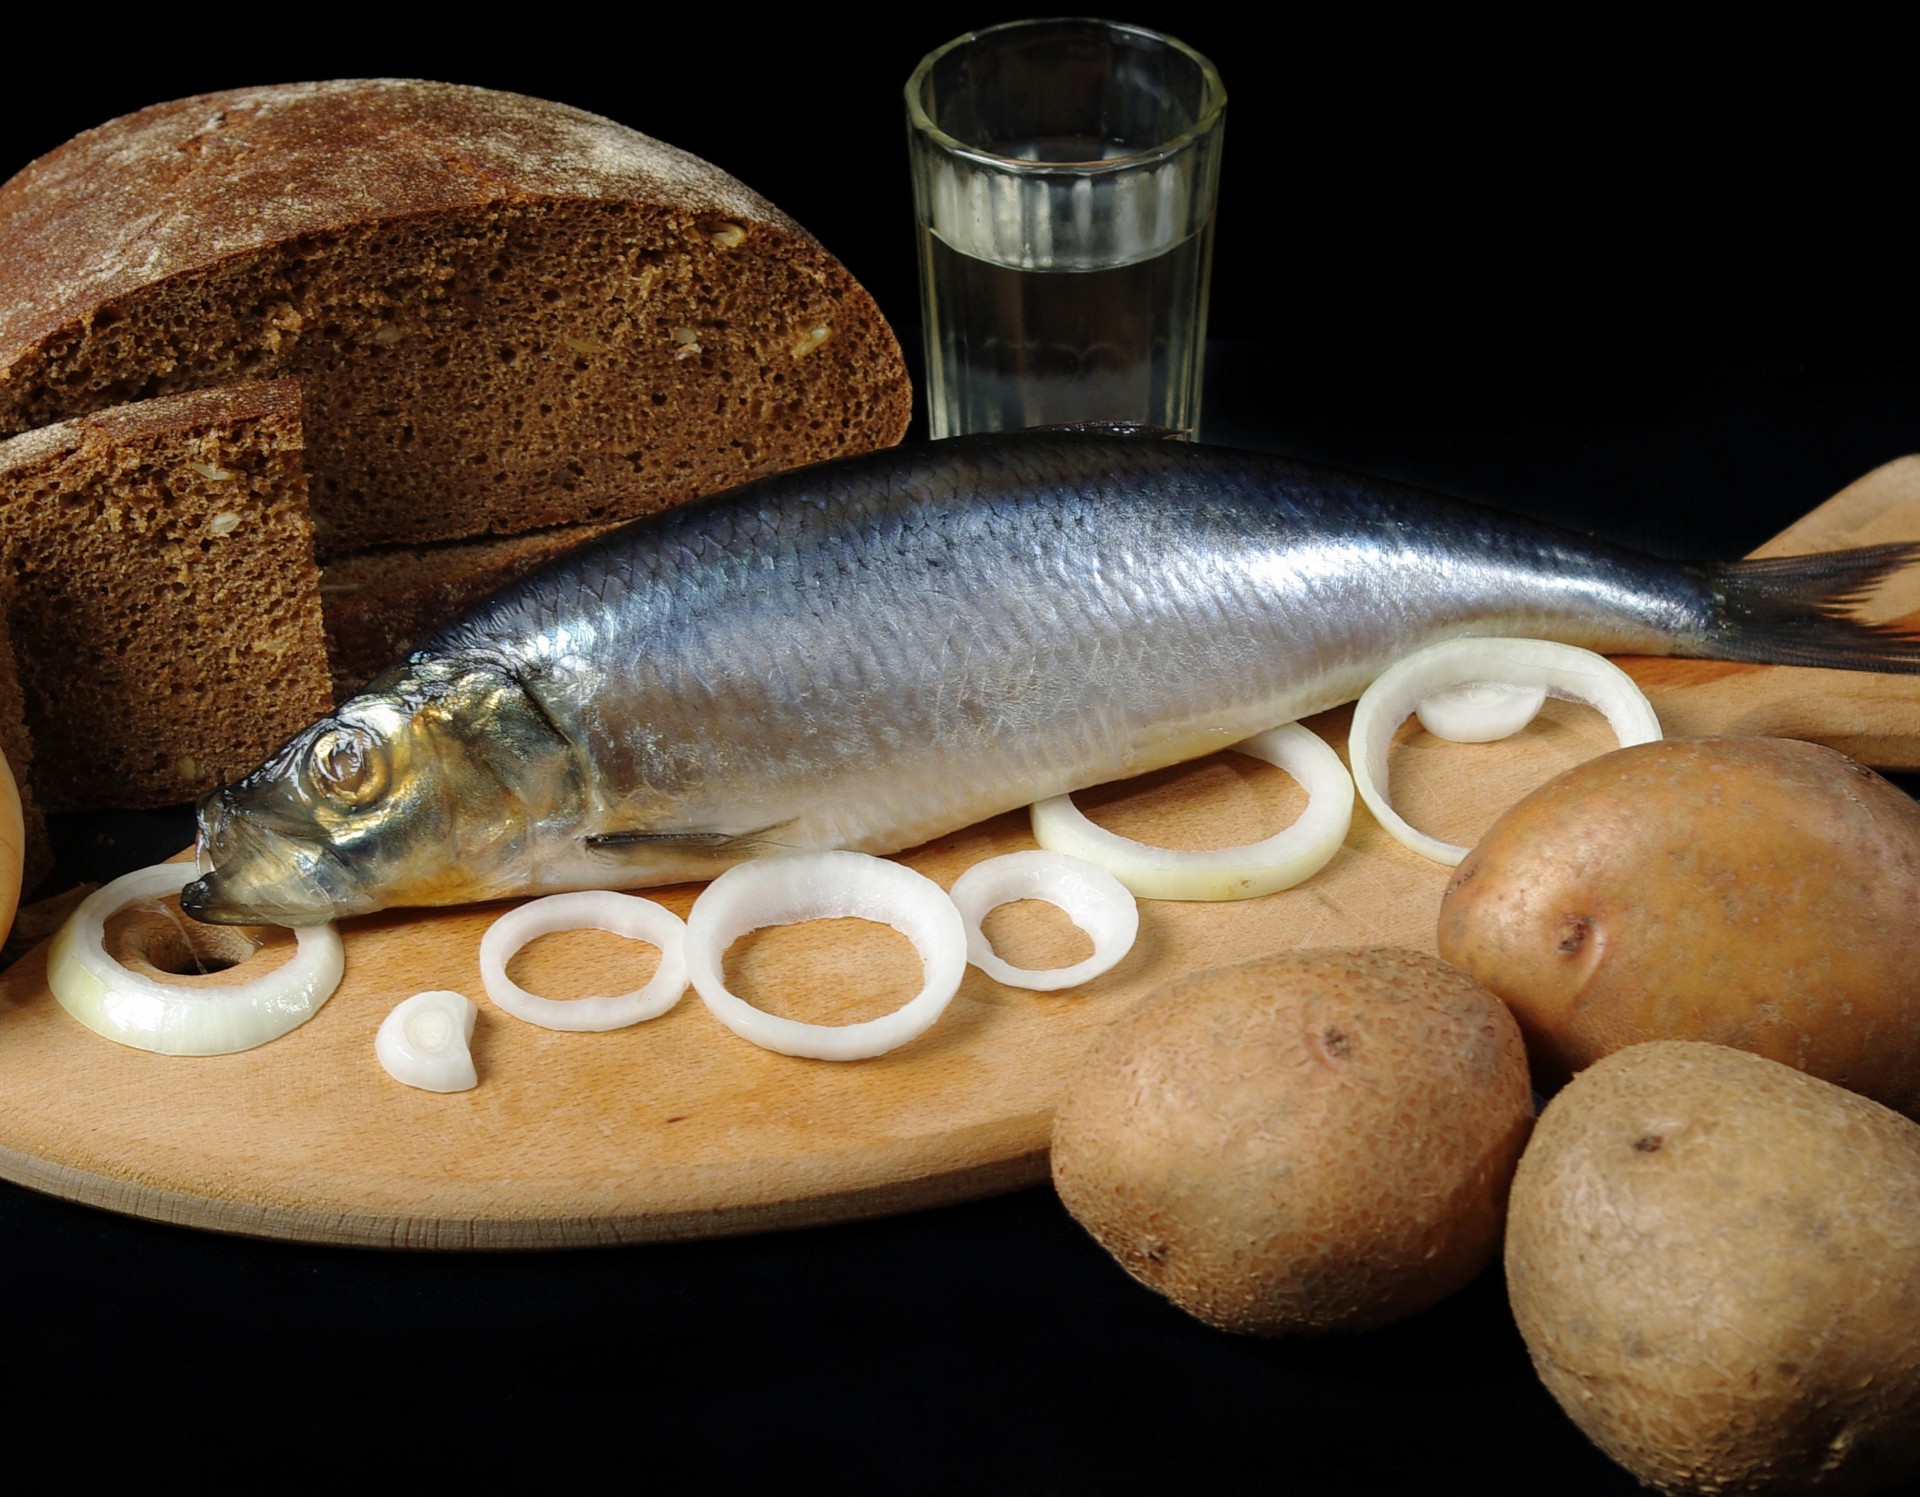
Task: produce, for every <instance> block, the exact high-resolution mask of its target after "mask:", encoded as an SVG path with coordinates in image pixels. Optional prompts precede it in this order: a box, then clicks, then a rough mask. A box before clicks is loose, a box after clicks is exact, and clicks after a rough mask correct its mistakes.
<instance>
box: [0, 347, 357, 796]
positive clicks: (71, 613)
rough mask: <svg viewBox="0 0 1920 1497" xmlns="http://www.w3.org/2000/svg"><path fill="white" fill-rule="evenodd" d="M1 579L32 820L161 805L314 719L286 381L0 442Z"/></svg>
mask: <svg viewBox="0 0 1920 1497" xmlns="http://www.w3.org/2000/svg"><path fill="white" fill-rule="evenodd" d="M0 576H4V578H5V586H4V601H5V607H6V615H7V626H8V631H9V633H10V634H11V636H12V641H13V650H14V655H15V660H16V668H17V671H18V674H19V682H20V695H21V701H22V705H23V707H24V711H25V717H26V723H27V729H28V732H29V733H30V734H31V736H32V740H33V756H32V761H31V769H30V771H29V773H28V775H27V776H26V778H28V779H29V780H30V783H31V785H32V789H33V794H34V796H35V798H36V799H37V800H38V801H39V803H40V804H41V805H42V806H43V807H44V808H45V809H46V810H48V811H71V810H85V809H95V808H103V807H142V806H170V805H177V804H179V803H180V802H182V801H186V800H189V799H191V798H192V797H193V796H195V795H197V794H198V793H199V792H200V791H202V790H205V789H207V788H208V787H210V786H213V785H218V784H221V783H223V782H225V781H227V780H230V779H233V778H235V777H236V776H238V775H241V774H244V773H246V772H247V771H248V770H250V769H252V768H253V767H254V766H255V765H256V764H258V763H259V762H260V760H261V758H262V757H264V756H265V754H266V753H267V752H268V751H269V750H271V749H273V748H275V747H277V746H278V745H279V743H280V742H281V741H282V740H283V739H285V738H286V737H287V736H288V735H290V734H291V733H293V732H294V731H296V730H297V729H299V728H301V727H303V726H305V724H306V723H307V722H309V721H311V720H312V719H313V718H314V717H316V716H318V715H319V714H320V713H322V712H325V711H326V710H327V708H328V707H329V706H330V705H331V703H332V691H331V686H330V684H329V681H328V677H327V659H326V647H325V642H324V639H323V635H322V630H321V624H320V580H319V572H318V569H317V568H316V566H315V564H314V557H313V530H312V526H311V524H310V523H309V521H308V518H307V510H306V485H305V479H304V477H303V474H302V469H301V463H300V392H299V389H298V387H297V385H296V384H295V383H294V382H293V381H291V380H276V381H260V382H254V383H251V384H244V385H236V386H231V387H228V388H224V389H215V390H204V391H198V392H194V393H191V394H185V395H172V396H166V397H163V398H161V399H157V400H150V401H142V402H140V403H138V404H135V405H128V406H121V407H117V408H115V409H112V410H108V411H101V412H98V413H96V414H93V415H89V416H83V417H80V418H78V419H76V420H73V421H67V422H62V423H59V424H56V425H54V426H49V427H43V428H41V429H39V430H36V431H32V432H28V433H26V434H25V435H22V436H18V437H14V438H12V439H10V440H8V441H4V442H0ZM9 757H11V752H10V753H9Z"/></svg>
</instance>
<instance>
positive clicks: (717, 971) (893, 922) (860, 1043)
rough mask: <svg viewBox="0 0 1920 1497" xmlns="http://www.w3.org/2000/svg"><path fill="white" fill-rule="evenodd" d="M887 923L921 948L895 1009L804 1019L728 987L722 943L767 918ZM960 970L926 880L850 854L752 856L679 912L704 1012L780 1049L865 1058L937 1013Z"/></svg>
mask: <svg viewBox="0 0 1920 1497" xmlns="http://www.w3.org/2000/svg"><path fill="white" fill-rule="evenodd" d="M849 916H851V917H854V918H857V919H861V920H874V921H878V922H879V923H881V924H883V925H890V926H892V927H893V928H894V929H895V930H897V931H899V932H900V934H901V935H903V936H905V937H906V938H907V939H908V940H909V941H911V942H912V943H913V947H914V949H915V950H916V951H918V952H919V953H920V961H921V963H922V965H923V967H924V969H925V980H924V981H923V983H922V985H921V988H920V991H919V992H918V993H916V994H915V995H914V996H913V997H912V998H910V999H908V1000H907V1002H906V1003H905V1004H904V1005H903V1006H902V1007H900V1008H898V1009H896V1010H894V1012H892V1013H890V1014H883V1015H882V1016H881V1017H880V1018H878V1019H868V1020H867V1021H865V1022H864V1023H860V1024H803V1023H801V1022H800V1021H799V1020H797V1019H786V1018H782V1017H780V1016H779V1015H777V1014H770V1013H767V1012H765V1011H764V1010H762V1009H757V1008H755V1007H754V1006H753V1005H752V1004H750V1003H748V1002H746V1001H745V1000H743V999H741V998H738V997H735V996H734V994H732V993H730V992H729V991H728V990H727V985H726V980H725V977H724V974H723V972H722V969H721V963H722V959H723V958H724V957H725V956H726V954H727V948H728V947H729V946H731V945H732V944H733V943H734V942H735V941H737V940H738V939H739V938H740V937H741V936H744V935H746V934H747V933H748V932H750V931H756V930H761V929H763V928H765V927H766V926H769V925H793V924H797V923H799V922H801V921H805V920H834V919H842V918H846V917H849ZM966 971H967V931H966V925H965V923H964V922H963V921H962V920H961V918H960V911H959V910H958V909H956V908H955V907H954V903H953V901H952V900H951V899H949V898H947V895H946V892H945V891H944V890H943V889H941V887H940V886H939V885H938V884H936V883H935V882H934V881H933V880H932V879H930V878H927V877H926V876H924V875H923V874H919V873H915V872H914V871H913V870H912V869H911V868H907V867H904V866H902V865H901V864H899V863H890V862H888V861H887V860H886V859H885V858H875V857H869V856H868V855H867V854H865V853H858V852H810V853H794V854H791V855H787V856H781V857H771V858H757V859H755V860H753V861H752V862H748V863H740V864H737V865H735V866H734V867H732V868H729V869H728V870H727V871H726V872H725V873H723V874H721V875H720V876H719V877H718V878H716V879H715V880H714V881H713V882H712V883H710V884H708V885H707V887H706V888H705V889H703V890H701V892H700V897H699V898H698V899H696V900H694V902H693V908H692V909H691V910H690V911H688V913H687V975H688V976H689V977H690V978H692V980H693V990H694V991H695V992H696V993H698V994H699V995H700V997H701V1000H702V1001H703V1002H704V1003H705V1004H706V1005H707V1007H708V1008H709V1009H711V1010H712V1011H713V1016H714V1017H715V1018H716V1019H718V1020H719V1021H720V1022H721V1023H722V1024H724V1025H726V1026H727V1028H729V1029H731V1030H732V1031H733V1032H734V1033H735V1034H737V1035H739V1036H740V1037H741V1038H742V1039H748V1040H752V1041H753V1042H754V1044H756V1045H761V1046H764V1047H765V1048H766V1049H768V1050H777V1051H779V1052H780V1053H781V1054H782V1055H799V1056H806V1057H808V1058H810V1059H814V1060H865V1059H867V1058H869V1057H871V1056H875V1055H884V1054H886V1052H887V1051H889V1050H895V1049H898V1048H899V1047H900V1046H902V1045H904V1044H906V1043H907V1042H908V1041H909V1040H912V1039H916V1038H918V1037H919V1036H920V1035H922V1034H924V1033H925V1032H926V1031H927V1030H928V1029H929V1028H930V1027H931V1026H932V1024H933V1021H934V1020H935V1019H938V1018H939V1017H940V1015H941V1014H942V1013H944V1012H945V1011H946V1007H947V1004H948V1003H950V1002H951V1001H952V999H953V995H954V994H955V993H956V992H958V991H959V989H960V979H961V978H962V977H964V976H965V975H966Z"/></svg>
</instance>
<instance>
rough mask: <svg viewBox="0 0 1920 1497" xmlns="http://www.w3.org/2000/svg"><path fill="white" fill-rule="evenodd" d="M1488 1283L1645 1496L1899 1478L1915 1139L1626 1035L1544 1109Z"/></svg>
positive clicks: (1907, 1433)
mask: <svg viewBox="0 0 1920 1497" xmlns="http://www.w3.org/2000/svg"><path fill="white" fill-rule="evenodd" d="M1506 1272H1507V1293H1508V1297H1509V1299H1510V1300H1511V1302H1512V1305H1513V1313H1514V1319H1515V1321H1516V1322H1517V1323H1518V1325H1519V1327H1520V1332H1521V1335H1522V1336H1523V1337H1524V1338H1525V1340H1526V1343H1527V1349H1528V1351H1529V1353H1530V1354H1531V1356H1532V1358H1533V1363H1534V1367H1535V1369H1536V1370H1537V1371H1538V1372H1539V1374H1540V1376H1541V1378H1542V1380H1543V1381H1544V1382H1545V1383H1546V1385H1547V1387H1548V1388H1549V1389H1550V1390H1551V1391H1552V1393H1553V1395H1554V1397H1555V1398H1556V1399H1558V1400H1559V1402H1560V1405H1561V1407H1562V1408H1563V1409H1565V1410H1566V1412H1567V1414H1568V1416H1569V1417H1570V1418H1572V1420H1573V1421H1574V1423H1576V1424H1577V1425H1579V1426H1580V1428H1581V1429H1582V1430H1583V1431H1584V1432H1585V1433H1586V1435H1587V1436H1588V1438H1589V1439H1591V1440H1593V1442H1594V1443H1595V1444H1597V1445H1598V1446H1600V1448H1601V1449H1602V1450H1604V1451H1606V1453H1607V1454H1608V1455H1610V1456H1612V1457H1613V1459H1614V1460H1616V1461H1618V1462H1619V1463H1620V1464H1621V1465H1623V1466H1625V1467H1626V1468H1627V1469H1628V1470H1629V1471H1631V1472H1632V1473H1633V1474H1634V1475H1635V1476H1636V1477H1638V1478H1639V1479H1640V1480H1641V1481H1643V1482H1646V1483H1647V1484H1649V1485H1651V1486H1654V1487H1657V1488H1658V1489H1659V1490H1661V1491H1663V1492H1669V1493H1725V1494H1762V1493H1788V1492H1816V1493H1821V1494H1828V1493H1832V1494H1839V1493H1860V1492H1879V1491H1884V1490H1886V1489H1887V1488H1889V1487H1891V1486H1893V1485H1895V1484H1897V1483H1899V1482H1901V1481H1903V1480H1906V1479H1910V1478H1913V1477H1915V1476H1920V1126H1916V1125H1915V1124H1914V1123H1912V1122H1910V1121H1908V1120H1907V1119H1906V1118H1903V1117H1901V1116H1900V1115H1899V1114H1897V1113H1895V1112H1893V1111H1891V1110H1890V1109H1888V1108H1885V1107H1881V1106H1880V1105H1878V1104H1877V1103H1874V1102H1869V1101H1867V1100H1866V1099H1865V1098H1864V1097H1860V1096H1858V1095H1856V1094H1854V1093H1852V1092H1849V1091H1845V1090H1843V1089H1841V1088H1839V1087H1836V1086H1833V1085H1830V1084H1829V1083H1827V1082H1824V1081H1817V1080H1815V1079H1813V1078H1812V1077H1810V1076H1807V1075H1804V1074H1802V1073H1801V1072H1799V1071H1796V1070H1793V1069H1791V1068H1789V1067H1786V1066H1782V1065H1779V1064H1777V1063H1776V1062H1773V1061H1770V1060H1762V1059H1760V1058H1759V1057H1757V1056H1754V1055H1749V1054H1746V1053H1744V1052H1742V1051H1738V1050H1731V1049H1728V1048H1726V1047H1724V1046H1720V1045H1707V1044H1700V1043H1697V1042H1692V1041H1661V1042H1655V1043H1652V1044H1646V1045H1636V1046H1633V1047H1631V1048H1629V1049H1626V1050H1623V1051H1621V1052H1619V1053H1618V1054H1616V1055H1613V1056H1610V1057H1608V1058H1607V1059H1605V1060H1603V1061H1600V1062H1599V1063H1597V1064H1596V1065H1594V1066H1592V1067H1590V1068H1589V1069H1588V1070H1586V1071H1583V1072H1582V1073H1581V1074H1580V1075H1579V1076H1577V1077H1575V1078H1574V1080H1573V1081H1572V1083H1571V1084H1570V1085H1568V1086H1567V1087H1566V1089H1565V1090H1564V1091H1562V1092H1561V1093H1560V1094H1559V1095H1558V1096H1556V1097H1555V1098H1554V1099H1553V1100H1552V1101H1551V1102H1549V1103H1548V1104H1547V1107H1546V1110H1545V1111H1544V1112H1543V1113H1542V1114H1541V1117H1540V1123H1539V1126H1538V1127H1537V1128H1536V1129H1535V1130H1534V1135H1533V1139H1532V1141H1531V1142H1530V1143H1529V1144H1528V1146H1527V1151H1526V1154H1525V1155H1524V1156H1523V1157H1522V1159H1521V1161H1520V1170H1519V1173H1518V1175H1517V1176H1516V1177H1515V1179H1514V1184H1513V1197H1512V1202H1511V1206H1510V1210H1509V1216H1508V1226H1507V1245H1506Z"/></svg>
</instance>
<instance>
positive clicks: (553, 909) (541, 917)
mask: <svg viewBox="0 0 1920 1497" xmlns="http://www.w3.org/2000/svg"><path fill="white" fill-rule="evenodd" d="M568 930H604V931H606V932H607V933H608V934H609V935H615V936H625V937H626V938H627V939H628V940H630V941H645V942H646V943H647V944H648V945H649V946H657V947H659V948H660V965H659V966H658V967H657V968H656V969H655V970H654V974H653V976H652V978H651V979H650V980H649V981H648V982H647V984H646V985H645V986H644V987H638V988H635V989H633V991H632V992H628V993H616V994H613V995H612V996H609V997H594V998H574V999H571V1000H567V999H560V998H542V997H540V996H539V994H537V993H529V992H528V991H527V990H526V989H525V988H523V987H521V986H520V984H519V983H517V982H515V981H514V980H513V979H512V978H511V977H509V976H507V963H508V962H510V961H512V960H513V958H514V955H515V954H516V953H517V952H518V951H519V950H520V948H521V947H523V946H525V945H526V944H527V943H528V942H529V941H532V940H534V939H536V938H537V937H540V936H550V935H553V934H555V933H557V932H559V931H568ZM686 945H687V927H686V925H685V923H684V922H683V921H682V920H681V919H680V917H679V916H678V915H676V914H674V913H673V911H672V910H670V909H668V908H667V907H666V906H665V905H663V904H656V903H655V902H654V901H653V900H651V899H641V898H640V897H639V896H638V895H634V894H616V893H614V892H613V891H612V890H610V889H585V890H581V891H579V892H577V893H573V894H549V895H547V896H546V897H545V898H542V899H534V900H529V901H528V902H527V903H526V904H523V905H519V906H517V907H516V908H514V909H511V910H508V911H507V912H506V914H504V915H502V916H501V917H500V918H499V919H498V920H496V921H494V922H493V924H492V925H489V926H488V927H487V933H486V934H485V935H484V936H482V937H481V938H480V981H481V983H482V984H483V985H484V986H485V987H486V990H487V996H488V997H489V998H491V999H492V1000H493V1001H494V1002H495V1003H497V1004H499V1005H500V1007H502V1008H504V1009H505V1010H506V1011H507V1012H508V1013H510V1014H512V1015H513V1016H514V1018H516V1019H525V1020H526V1021H527V1022H528V1023H529V1024H537V1025H539V1026H540V1027H541V1028H542V1029H559V1030H564V1031H566V1032H567V1033H570V1034H581V1033H596V1034H597V1033H601V1032H603V1031H605V1030H609V1029H625V1028H626V1027H627V1026H628V1025H629V1024H638V1023H640V1022H641V1021H642V1020H645V1019H657V1018H658V1017H659V1016H660V1015H661V1014H664V1013H665V1012H666V1011H667V1010H668V1009H670V1008H672V1007H673V1006H674V1004H676V1003H678V1002H679V1001H680V997H681V995H682V994H683V993H685V992H686V990H687V956H686Z"/></svg>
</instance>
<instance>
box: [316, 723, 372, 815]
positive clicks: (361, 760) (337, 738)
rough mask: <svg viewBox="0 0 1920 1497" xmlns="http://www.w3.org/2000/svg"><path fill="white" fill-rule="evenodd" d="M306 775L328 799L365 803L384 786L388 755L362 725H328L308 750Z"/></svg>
mask: <svg viewBox="0 0 1920 1497" xmlns="http://www.w3.org/2000/svg"><path fill="white" fill-rule="evenodd" d="M307 777H308V779H309V780H310V781H311V782H312V784H313V786H314V788H315V789H317V790H318V791H319V792H320V793H321V794H322V795H324V796H326V797H327V799H328V800H331V801H333V802H334V803H335V804H337V805H342V806H364V805H366V804H367V802H368V801H371V800H376V799H378V798H379V797H380V796H381V795H382V794H384V793H385V791H386V788H387V757H386V755H385V754H383V753H382V752H381V751H380V745H379V744H378V743H376V742H375V741H374V740H373V737H372V735H370V734H369V733H367V732H366V730H365V729H362V728H346V727H342V728H329V729H328V730H327V731H326V732H324V733H322V734H321V735H320V736H319V737H318V738H316V739H314V740H313V746H312V747H311V748H310V749H308V750H307Z"/></svg>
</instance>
